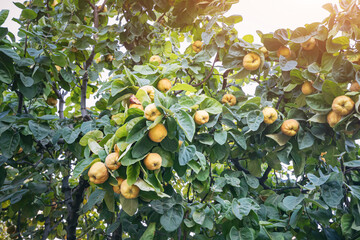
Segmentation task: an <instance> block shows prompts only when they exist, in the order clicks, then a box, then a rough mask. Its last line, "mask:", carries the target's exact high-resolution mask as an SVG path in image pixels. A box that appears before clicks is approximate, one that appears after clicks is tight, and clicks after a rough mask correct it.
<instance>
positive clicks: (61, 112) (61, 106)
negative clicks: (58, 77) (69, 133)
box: [52, 82, 65, 119]
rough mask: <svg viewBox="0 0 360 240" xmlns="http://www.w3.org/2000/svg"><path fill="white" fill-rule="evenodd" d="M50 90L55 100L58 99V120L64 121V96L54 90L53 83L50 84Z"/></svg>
mask: <svg viewBox="0 0 360 240" xmlns="http://www.w3.org/2000/svg"><path fill="white" fill-rule="evenodd" d="M52 89H53V90H54V92H55V94H56V96H57V98H58V99H59V111H58V112H59V118H60V119H64V104H65V101H64V95H65V94H64V95H63V94H61V93H60V91H59V90H58V89H57V88H56V84H55V83H54V82H53V83H52Z"/></svg>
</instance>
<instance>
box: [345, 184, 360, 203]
mask: <svg viewBox="0 0 360 240" xmlns="http://www.w3.org/2000/svg"><path fill="white" fill-rule="evenodd" d="M348 187H349V188H350V190H351V194H352V195H353V196H355V197H356V198H357V199H358V200H360V186H355V185H353V186H351V185H349V186H348Z"/></svg>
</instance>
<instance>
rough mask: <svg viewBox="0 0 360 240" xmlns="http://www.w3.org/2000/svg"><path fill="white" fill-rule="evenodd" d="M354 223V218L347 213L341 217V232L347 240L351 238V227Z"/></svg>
mask: <svg viewBox="0 0 360 240" xmlns="http://www.w3.org/2000/svg"><path fill="white" fill-rule="evenodd" d="M353 222H354V216H353V215H351V214H349V213H346V214H344V215H343V216H342V217H341V231H342V233H343V235H344V236H346V237H347V238H350V237H351V233H352V229H351V226H352V224H353Z"/></svg>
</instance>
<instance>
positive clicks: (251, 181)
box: [243, 173, 259, 189]
mask: <svg viewBox="0 0 360 240" xmlns="http://www.w3.org/2000/svg"><path fill="white" fill-rule="evenodd" d="M243 175H244V177H245V181H246V183H247V184H248V185H249V187H251V188H253V189H256V188H258V187H259V180H258V179H257V178H256V177H254V176H252V175H250V174H245V173H244V174H243Z"/></svg>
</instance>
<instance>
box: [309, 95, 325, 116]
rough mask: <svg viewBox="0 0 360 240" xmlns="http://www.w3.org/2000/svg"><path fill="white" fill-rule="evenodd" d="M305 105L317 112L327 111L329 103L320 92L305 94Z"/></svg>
mask: <svg viewBox="0 0 360 240" xmlns="http://www.w3.org/2000/svg"><path fill="white" fill-rule="evenodd" d="M306 103H307V105H308V106H309V107H310V108H311V109H313V110H315V111H317V112H329V111H330V110H331V105H330V104H328V103H327V102H326V101H325V97H324V95H323V94H322V93H318V94H313V95H309V96H306Z"/></svg>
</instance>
